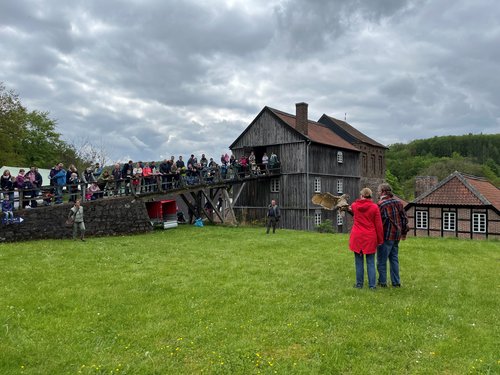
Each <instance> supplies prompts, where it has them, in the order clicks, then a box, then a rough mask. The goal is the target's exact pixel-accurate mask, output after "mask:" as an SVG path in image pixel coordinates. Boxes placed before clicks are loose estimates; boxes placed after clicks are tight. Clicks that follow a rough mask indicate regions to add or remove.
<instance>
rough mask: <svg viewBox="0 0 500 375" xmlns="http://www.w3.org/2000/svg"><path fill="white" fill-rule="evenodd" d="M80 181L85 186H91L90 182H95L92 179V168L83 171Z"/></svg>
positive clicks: (93, 178)
mask: <svg viewBox="0 0 500 375" xmlns="http://www.w3.org/2000/svg"><path fill="white" fill-rule="evenodd" d="M82 181H83V182H84V183H86V184H89V185H90V184H91V183H92V182H95V181H97V180H96V179H95V177H94V172H93V171H92V167H88V168H87V169H85V171H84V172H83V175H82Z"/></svg>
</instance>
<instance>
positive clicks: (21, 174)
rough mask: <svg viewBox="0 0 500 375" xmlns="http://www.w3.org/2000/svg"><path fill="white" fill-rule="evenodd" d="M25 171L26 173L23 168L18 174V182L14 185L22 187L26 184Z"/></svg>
mask: <svg viewBox="0 0 500 375" xmlns="http://www.w3.org/2000/svg"><path fill="white" fill-rule="evenodd" d="M24 173H25V171H24V169H22V168H21V169H20V170H19V173H18V174H17V176H16V182H15V184H14V187H16V188H18V189H22V187H23V184H24Z"/></svg>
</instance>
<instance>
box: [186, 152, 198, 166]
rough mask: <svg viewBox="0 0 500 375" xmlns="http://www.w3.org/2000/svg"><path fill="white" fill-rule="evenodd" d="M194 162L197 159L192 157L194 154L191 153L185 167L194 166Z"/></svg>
mask: <svg viewBox="0 0 500 375" xmlns="http://www.w3.org/2000/svg"><path fill="white" fill-rule="evenodd" d="M196 163H197V160H196V158H195V157H194V154H191V157H190V158H189V159H188V161H187V168H189V165H192V166H194V165H195V164H196Z"/></svg>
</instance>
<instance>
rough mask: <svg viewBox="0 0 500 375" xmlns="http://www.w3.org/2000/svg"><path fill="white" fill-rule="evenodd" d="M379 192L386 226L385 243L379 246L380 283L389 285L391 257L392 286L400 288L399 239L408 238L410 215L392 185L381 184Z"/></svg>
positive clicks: (378, 266)
mask: <svg viewBox="0 0 500 375" xmlns="http://www.w3.org/2000/svg"><path fill="white" fill-rule="evenodd" d="M378 194H379V196H380V200H379V202H378V206H379V208H380V214H381V216H382V224H383V227H384V243H383V244H382V245H380V246H379V247H378V251H377V270H378V285H379V286H380V287H382V288H386V287H387V259H389V265H390V274H391V283H392V286H393V287H396V288H399V287H400V286H401V280H400V278H399V255H398V253H399V241H400V240H401V239H405V238H406V233H407V232H408V230H407V228H408V217H407V216H406V211H405V210H404V208H403V204H402V203H401V202H400V201H399V200H397V199H396V198H394V196H393V194H392V188H391V185H389V184H387V183H383V184H380V185H379V187H378Z"/></svg>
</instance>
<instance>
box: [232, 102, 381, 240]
mask: <svg viewBox="0 0 500 375" xmlns="http://www.w3.org/2000/svg"><path fill="white" fill-rule="evenodd" d="M229 148H230V149H231V150H232V152H233V154H234V155H235V157H236V158H237V159H238V158H240V157H241V156H242V155H245V156H248V155H249V154H250V152H251V151H254V153H255V155H256V158H257V162H258V163H260V162H261V159H262V155H263V154H264V152H266V153H267V155H271V153H273V152H274V153H276V154H277V155H278V157H279V159H280V162H281V169H280V171H279V173H277V174H276V175H274V176H273V177H272V178H270V179H267V180H265V181H255V182H252V181H250V182H248V183H245V185H244V186H243V187H242V189H241V193H240V194H239V195H238V197H237V199H236V200H235V201H234V202H233V204H234V206H233V207H234V210H235V213H236V216H237V217H238V219H239V220H240V221H243V222H259V221H262V220H263V219H264V218H265V215H266V208H267V206H268V204H269V203H270V201H271V200H272V199H275V200H276V201H277V202H278V204H279V205H280V207H281V213H282V218H281V223H280V225H281V226H282V227H284V228H289V229H304V230H311V229H314V228H315V226H316V225H319V224H321V223H322V222H324V221H325V220H326V219H329V220H331V221H332V222H333V225H334V226H336V227H337V230H338V231H339V232H347V231H348V230H350V228H351V226H352V222H351V220H352V218H351V217H350V215H346V216H345V217H343V216H341V215H338V213H337V211H328V210H324V209H321V208H320V207H319V206H316V205H314V204H312V202H311V197H312V195H313V194H314V193H317V192H330V193H332V194H334V195H341V194H344V193H346V194H348V195H349V196H350V197H351V201H352V200H353V199H356V198H357V197H358V195H359V191H360V180H361V178H362V173H361V166H362V164H361V163H360V157H361V152H360V150H359V149H358V148H357V147H356V146H354V145H353V144H352V143H351V142H349V141H347V140H345V139H344V138H342V137H341V136H339V135H338V134H337V133H335V132H334V131H332V127H331V126H330V125H328V124H322V123H319V122H315V121H310V120H309V119H308V105H307V104H306V103H298V104H296V113H295V115H292V114H289V113H285V112H282V111H279V110H277V109H273V108H270V107H264V108H263V109H262V111H261V112H260V113H259V114H258V115H257V117H256V118H255V119H254V120H253V121H252V122H251V124H250V125H249V126H248V127H247V128H246V129H245V130H244V131H243V133H242V134H241V135H240V136H239V137H238V138H237V139H236V140H235V141H234V142H233V143H232V144H231V145H230V146H229ZM383 169H385V168H383Z"/></svg>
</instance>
